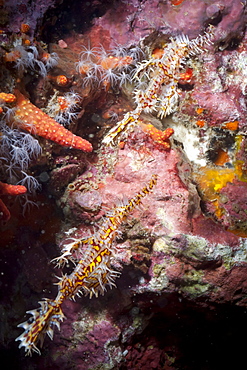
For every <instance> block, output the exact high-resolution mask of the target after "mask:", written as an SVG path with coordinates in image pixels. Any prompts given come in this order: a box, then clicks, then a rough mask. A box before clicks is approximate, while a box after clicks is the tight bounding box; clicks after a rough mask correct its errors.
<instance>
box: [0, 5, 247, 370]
mask: <svg viewBox="0 0 247 370" xmlns="http://www.w3.org/2000/svg"><path fill="white" fill-rule="evenodd" d="M29 3H30V2H28V1H25V0H23V1H19V2H18V7H15V6H14V3H13V2H11V1H6V2H2V3H0V9H1V13H2V14H1V18H0V23H1V33H0V57H1V70H2V71H1V75H0V86H1V90H0V91H2V93H0V114H1V123H0V163H1V169H0V181H1V184H5V185H6V184H7V185H10V184H11V185H13V186H17V187H18V186H22V187H25V189H24V190H25V191H23V192H25V194H23V193H22V194H20V193H18V194H19V195H18V194H17V193H16V189H17V188H14V189H15V191H13V189H12V188H11V190H8V191H7V190H4V189H6V186H4V185H1V186H0V210H1V218H2V221H1V233H0V245H1V250H0V255H1V257H0V260H1V263H0V273H1V279H0V282H1V291H2V295H1V298H0V312H1V325H0V338H1V339H0V342H1V347H0V351H1V358H2V359H3V362H6V364H9V366H10V365H11V366H10V367H11V368H12V367H15V368H16V369H30V370H31V369H78V370H93V369H121V370H125V369H126V370H127V369H143V370H144V369H147V370H149V369H167V370H168V369H171V370H173V369H174V370H175V369H180V370H181V369H210V370H211V369H219V368H223V367H225V366H226V365H227V364H228V365H229V364H231V365H232V366H235V367H237V366H238V367H241V366H244V363H245V362H244V360H245V359H244V355H243V354H244V348H245V347H244V343H243V342H242V340H241V339H240V338H241V337H242V334H243V332H244V331H245V327H246V321H247V320H246V305H247V301H246V297H247V278H246V277H247V241H246V238H247V172H246V127H247V123H246V113H247V105H246V104H247V103H246V94H247V92H246V85H247V75H246V67H247V33H246V6H247V4H246V2H245V1H236V0H235V1H234V0H222V1H213V0H209V1H194V0H191V1H190V0H183V1H182V0H180V1H175V0H166V1H158V0H157V1H156V0H155V1H141V0H132V1H124V0H119V1H91V2H86V1H83V2H82V1H74V2H73V3H71V2H67V1H63V2H60V1H39V2H37V1H31V6H30V4H29ZM182 34H183V35H187V36H188V40H194V39H196V38H198V36H199V35H201V39H200V36H199V39H196V40H199V41H196V42H195V43H194V49H192V50H191V51H190V52H189V53H188V55H186V57H185V58H184V59H183V61H182V63H181V64H180V65H179V67H178V71H176V73H177V74H176V75H175V74H174V75H171V74H169V68H172V67H171V66H169V65H167V66H163V67H162V68H163V70H165V73H166V74H167V75H168V76H169V83H170V85H171V86H172V87H171V90H172V91H173V92H172V93H170V95H169V94H168V93H167V96H166V97H165V98H164V96H161V94H160V95H159V97H158V98H157V101H158V102H159V101H162V103H163V101H165V102H166V101H168V103H169V104H168V108H169V109H170V111H169V109H167V114H165V113H164V114H159V110H158V109H162V107H161V108H160V107H159V106H158V104H159V103H157V106H158V108H157V106H156V108H155V109H156V110H155V109H153V110H152V109H151V108H150V109H149V110H148V109H147V105H145V104H144V103H145V99H146V100H148V99H147V91H148V88H149V86H150V82H149V81H152V79H153V78H154V76H155V73H156V69H155V68H156V65H158V63H159V60H160V61H162V60H163V59H162V58H163V57H162V55H165V53H166V51H167V50H169V45H170V44H171V43H172V41H171V40H172V39H173V40H180V41H181V40H183V39H179V37H180V38H181V35H182ZM205 35H209V36H208V39H207V42H206V43H204V44H203V42H201V41H200V40H203V37H205ZM184 40H185V39H184ZM180 41H179V42H180ZM186 42H187V41H186ZM190 42H191V41H190ZM188 43H189V41H188ZM179 52H180V51H179V50H178V51H177V49H175V48H174V60H175V58H176V55H178V53H179ZM176 53H177V54H176ZM154 60H155V61H156V62H154ZM157 60H158V62H157ZM172 60H173V59H172V58H171V60H170V63H171V64H172ZM155 63H157V64H155ZM142 72H143V74H142ZM140 74H141V75H140ZM136 81H137V83H136ZM170 85H169V88H170ZM160 86H162V87H160ZM160 86H159V88H160V89H161V92H162V93H163V90H162V89H163V86H164V88H165V87H166V82H165V80H164V81H162V82H160ZM157 91H158V87H156V85H155V86H154V90H153V96H152V99H155V94H156V92H157ZM158 92H160V91H158ZM6 94H8V95H6ZM19 94H22V95H23V96H25V100H24V101H25V102H26V103H25V104H27V105H28V106H29V108H30V111H29V113H27V114H26V113H25V111H24V108H23V105H22V103H20V102H19V100H18V96H20V95H19ZM142 94H143V95H142ZM145 94H146V95H145ZM141 96H142V97H143V101H144V103H143V101H142V100H141ZM175 97H176V98H175ZM27 99H28V100H27ZM162 99H163V100H162ZM138 104H139V105H140V104H143V105H142V107H143V109H142V112H141V113H140V114H139V116H138V117H137V119H136V122H134V124H133V126H132V127H131V129H130V130H129V129H128V130H126V131H125V128H126V127H127V126H128V125H127V124H126V127H124V129H123V133H122V132H121V130H119V132H120V137H119V140H116V141H113V143H111V145H107V142H106V141H105V140H104V138H105V136H106V135H107V133H108V135H109V132H111V131H109V130H114V127H117V124H118V122H121V121H122V120H123V121H124V117H126V114H127V113H128V112H130V114H131V112H135V108H136V106H138ZM40 112H42V113H40ZM35 115H36V116H38V115H39V116H40V115H41V116H40V117H41V118H35ZM133 116H134V114H133ZM36 121H37V122H36ZM54 121H56V123H58V124H59V125H61V126H62V128H61V127H60V126H56V125H55V126H54V124H55V123H54ZM121 129H122V128H121ZM47 132H48V133H49V135H48V134H47ZM113 132H114V131H113ZM61 135H62V138H61ZM63 135H64V136H65V138H66V140H67V141H66V140H65V139H64V136H63ZM82 138H83V139H82ZM68 140H71V142H69V144H68ZM81 140H82V141H81ZM77 142H78V143H79V144H78V145H79V146H76V145H75V143H77ZM20 143H21V144H20ZM92 148H93V149H92ZM154 174H155V175H157V184H156V185H155V186H154V188H153V189H152V192H151V193H150V194H147V196H146V197H145V199H143V200H142V204H141V205H140V206H138V207H135V208H134V210H133V212H131V214H130V215H128V217H127V218H126V219H125V220H124V222H123V223H122V225H121V227H120V228H119V230H118V235H117V237H116V238H115V240H114V241H113V248H114V258H113V259H112V260H111V263H112V268H113V269H114V270H116V271H118V272H119V273H120V274H119V277H118V278H116V281H115V284H116V287H113V288H112V289H107V291H106V292H105V294H104V296H101V295H99V297H93V298H92V299H89V297H88V296H83V297H80V298H77V299H76V302H74V301H72V300H66V301H65V302H64V303H63V312H64V314H65V317H66V319H65V320H64V322H63V323H61V331H60V332H59V331H58V330H54V338H53V341H50V339H49V338H45V340H44V344H43V348H41V356H39V355H37V354H34V355H33V356H32V357H25V354H24V351H23V348H22V349H21V350H19V349H18V343H17V342H15V338H16V337H18V335H20V332H21V329H20V328H17V325H18V324H19V323H20V322H22V321H25V320H27V319H28V318H29V315H28V313H27V314H26V313H25V312H26V311H27V310H31V309H33V308H35V307H37V303H38V301H40V300H41V299H42V298H44V297H45V298H50V299H53V298H54V296H55V295H56V291H57V286H56V285H54V283H57V278H56V276H63V275H62V274H67V275H69V274H70V273H71V271H73V269H74V265H73V263H72V262H71V261H66V263H65V265H64V266H59V267H60V268H57V267H56V266H55V264H54V263H52V262H50V261H51V260H52V259H56V257H58V256H59V255H60V254H61V253H62V252H61V251H64V247H66V245H68V243H71V242H73V240H75V239H76V240H79V239H80V238H84V237H85V236H91V235H94V234H95V235H97V232H98V230H100V228H101V225H102V220H104V217H105V215H106V214H107V212H109V210H111V209H114V207H117V206H118V205H121V204H126V200H128V199H131V198H133V197H134V196H135V195H136V194H137V193H138V192H140V191H141V189H144V186H145V185H146V184H147V183H148V181H149V180H150V177H151V176H152V175H154ZM1 187H2V189H1ZM18 189H20V188H18ZM22 190H23V188H22ZM13 195H14V197H13ZM80 258H83V250H82V257H81V255H80ZM74 262H75V263H76V261H74ZM62 267H63V268H62ZM38 346H39V345H38ZM236 364H237V365H236ZM6 368H7V367H6Z"/></svg>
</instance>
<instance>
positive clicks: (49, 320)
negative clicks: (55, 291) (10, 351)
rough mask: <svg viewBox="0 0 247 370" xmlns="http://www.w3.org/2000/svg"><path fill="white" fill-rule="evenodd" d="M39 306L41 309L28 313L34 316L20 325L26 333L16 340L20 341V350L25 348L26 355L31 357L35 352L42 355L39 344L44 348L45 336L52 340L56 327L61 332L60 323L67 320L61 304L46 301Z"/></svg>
mask: <svg viewBox="0 0 247 370" xmlns="http://www.w3.org/2000/svg"><path fill="white" fill-rule="evenodd" d="M39 304H40V307H39V308H37V309H34V310H30V311H27V314H30V315H32V316H31V317H30V318H29V319H28V320H27V321H25V322H23V323H21V324H19V325H18V327H20V328H23V329H24V332H23V333H22V334H21V335H20V336H19V337H18V338H16V341H20V344H19V348H22V347H24V350H25V352H26V355H29V356H31V355H32V353H33V352H36V353H38V354H39V355H40V350H39V349H38V347H37V344H38V342H40V347H42V345H43V341H44V337H45V334H47V335H48V336H49V337H50V338H51V339H52V338H53V330H54V327H57V328H58V329H59V330H60V322H62V321H63V319H64V318H65V316H64V314H63V312H62V309H61V307H60V306H61V303H59V302H57V301H53V300H50V299H44V300H42V301H40V302H39Z"/></svg>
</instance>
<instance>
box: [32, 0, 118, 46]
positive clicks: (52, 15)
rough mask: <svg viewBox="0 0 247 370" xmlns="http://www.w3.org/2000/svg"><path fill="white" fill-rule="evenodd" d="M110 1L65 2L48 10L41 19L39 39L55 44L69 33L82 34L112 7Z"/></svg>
mask: <svg viewBox="0 0 247 370" xmlns="http://www.w3.org/2000/svg"><path fill="white" fill-rule="evenodd" d="M112 4H113V1H112V0H105V1H92V0H91V1H85V0H84V1H81V0H75V1H74V0H73V1H71V0H65V1H62V2H61V4H58V5H57V6H56V7H55V8H50V9H48V11H47V12H46V14H45V15H44V17H43V20H42V24H41V27H40V30H39V35H40V36H39V38H40V39H41V40H42V41H44V42H46V43H50V42H57V41H58V40H59V39H61V38H63V37H64V36H66V35H69V34H70V33H71V32H76V33H79V34H83V33H84V32H85V31H86V30H88V28H89V27H90V25H91V23H92V21H93V19H94V18H99V17H102V16H103V15H104V14H105V12H106V11H107V10H108V9H109V8H111V7H112Z"/></svg>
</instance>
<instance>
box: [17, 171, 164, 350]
mask: <svg viewBox="0 0 247 370" xmlns="http://www.w3.org/2000/svg"><path fill="white" fill-rule="evenodd" d="M156 183H157V175H153V176H152V177H151V179H150V180H149V182H148V184H147V185H146V186H144V187H143V188H142V189H141V190H140V191H139V192H138V193H137V194H136V195H135V196H134V197H133V198H131V199H129V200H128V201H127V202H125V203H122V204H120V205H118V206H115V207H113V208H112V210H110V211H109V212H107V214H106V216H105V218H104V221H103V223H102V225H101V227H100V228H99V230H98V232H96V233H95V234H94V235H92V236H90V237H89V238H84V239H75V240H74V241H73V242H72V243H69V244H67V245H65V246H64V248H63V250H62V252H63V253H62V255H61V256H60V257H58V258H56V260H57V262H58V265H60V266H61V265H63V264H64V263H65V262H67V261H68V260H73V262H74V264H75V268H74V270H73V271H72V272H71V274H70V275H64V276H63V277H61V278H60V279H59V282H58V293H57V296H56V298H55V299H54V300H52V299H47V298H44V299H43V300H42V301H40V302H39V304H40V307H39V308H37V309H34V310H31V311H27V313H28V314H30V315H31V317H30V318H29V319H28V320H27V321H25V322H23V323H21V324H19V325H18V327H21V328H23V329H24V332H23V333H22V334H21V335H20V336H19V337H18V338H16V340H17V341H20V344H19V348H21V347H24V349H25V352H26V354H27V355H31V354H32V352H37V353H39V354H40V350H39V348H38V347H37V344H38V342H40V346H41V347H42V344H43V341H44V337H45V334H46V333H47V334H48V336H49V337H50V338H51V339H52V338H53V329H54V327H57V328H58V329H60V322H62V321H63V319H64V318H65V316H64V314H63V311H62V307H61V306H62V303H63V302H64V301H65V300H66V299H67V298H69V299H73V300H74V299H75V297H76V296H77V295H78V296H80V295H88V294H89V296H90V298H91V297H92V296H93V295H95V296H96V297H97V296H98V294H99V293H101V294H102V295H103V294H104V292H105V291H106V286H110V287H113V286H115V284H114V280H115V278H116V277H118V276H119V275H120V273H119V272H118V271H114V270H112V268H111V262H112V260H113V259H114V254H115V249H114V248H113V246H112V243H113V241H114V238H115V237H116V235H117V234H118V233H119V226H120V225H121V223H122V222H123V221H124V220H125V219H126V217H127V216H128V214H129V213H130V212H131V211H133V210H134V208H135V207H136V206H138V205H139V204H140V203H141V202H142V199H143V198H144V197H145V196H146V195H148V194H149V193H150V192H151V191H152V190H153V187H154V186H155V185H156ZM80 248H83V259H80V258H78V255H79V254H78V251H79V250H80ZM76 257H77V258H76Z"/></svg>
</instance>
